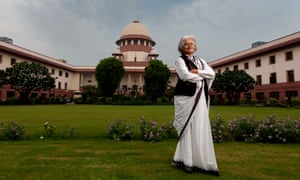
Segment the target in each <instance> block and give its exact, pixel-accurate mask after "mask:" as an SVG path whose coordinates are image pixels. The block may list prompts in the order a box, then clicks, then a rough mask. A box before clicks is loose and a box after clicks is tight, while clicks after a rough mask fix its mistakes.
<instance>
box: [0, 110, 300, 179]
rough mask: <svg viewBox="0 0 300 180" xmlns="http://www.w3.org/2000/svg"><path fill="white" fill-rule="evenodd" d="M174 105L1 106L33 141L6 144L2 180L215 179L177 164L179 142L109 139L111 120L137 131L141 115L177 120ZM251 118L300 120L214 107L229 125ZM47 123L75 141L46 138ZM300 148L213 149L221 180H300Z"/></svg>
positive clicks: (0, 115) (0, 162)
mask: <svg viewBox="0 0 300 180" xmlns="http://www.w3.org/2000/svg"><path fill="white" fill-rule="evenodd" d="M173 110H174V109H173V106H102V105H101V106H93V105H90V106H89V105H55V106H54V105H53V106H52V105H49V106H0V120H4V121H7V120H17V121H18V122H19V124H21V125H24V126H25V127H26V128H27V132H26V136H27V137H28V139H27V140H22V141H0V147H1V148H0V167H1V168H0V179H95V180H98V179H215V178H216V177H213V176H209V175H205V174H201V173H194V174H186V173H184V172H183V171H181V170H178V169H176V168H175V167H173V166H172V165H171V161H172V157H173V153H174V151H175V146H176V140H166V141H162V142H159V143H146V142H143V141H142V140H140V138H139V134H137V136H136V138H135V139H134V140H133V141H129V142H118V143H116V142H114V141H112V140H109V139H106V138H105V135H106V132H107V127H108V124H109V123H110V122H112V121H113V120H115V119H124V118H127V119H128V120H131V121H132V122H134V123H135V124H136V125H137V126H136V131H137V133H138V132H139V129H138V123H139V119H140V117H141V116H145V117H146V118H148V119H152V120H155V121H157V122H159V123H162V122H169V121H171V120H172V119H173ZM248 113H252V114H254V115H255V116H256V117H257V118H265V117H266V116H268V115H270V114H273V113H274V114H277V115H278V116H280V117H282V118H286V117H287V116H289V115H290V116H291V117H292V119H295V118H299V110H296V109H285V108H251V107H230V106H212V107H211V114H210V115H211V118H214V117H215V116H217V114H220V115H221V116H222V117H224V118H225V119H226V120H230V119H233V118H235V117H236V116H244V115H247V114H248ZM45 121H48V122H50V123H53V124H55V125H56V126H57V133H61V132H62V131H63V130H64V129H65V128H67V127H68V126H70V125H71V126H73V127H74V128H75V129H76V132H75V135H77V137H76V138H75V139H60V138H57V139H47V140H45V139H44V140H40V139H39V136H40V134H42V132H43V124H44V122H45ZM299 149H300V145H299V144H247V143H240V142H239V143H238V142H226V143H223V144H215V151H216V156H217V161H218V166H219V169H220V173H221V176H220V177H218V179H298V178H299V177H300V172H299V169H300V165H299V162H300V150H299Z"/></svg>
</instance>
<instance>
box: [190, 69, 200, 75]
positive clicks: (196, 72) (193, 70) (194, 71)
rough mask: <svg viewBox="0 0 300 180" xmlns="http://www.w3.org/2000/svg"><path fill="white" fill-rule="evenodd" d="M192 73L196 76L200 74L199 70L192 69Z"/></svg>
mask: <svg viewBox="0 0 300 180" xmlns="http://www.w3.org/2000/svg"><path fill="white" fill-rule="evenodd" d="M190 72H191V73H194V74H198V69H192V70H190Z"/></svg>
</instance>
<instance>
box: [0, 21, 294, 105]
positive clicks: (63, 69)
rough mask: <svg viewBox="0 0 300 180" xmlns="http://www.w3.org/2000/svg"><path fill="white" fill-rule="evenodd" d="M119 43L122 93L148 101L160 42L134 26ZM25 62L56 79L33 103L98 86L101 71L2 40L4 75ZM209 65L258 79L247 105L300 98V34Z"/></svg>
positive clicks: (3, 94) (6, 91)
mask: <svg viewBox="0 0 300 180" xmlns="http://www.w3.org/2000/svg"><path fill="white" fill-rule="evenodd" d="M115 43H116V45H117V47H118V48H116V49H115V50H112V54H111V56H113V57H115V58H117V59H119V60H120V61H121V62H122V63H123V65H124V69H125V74H124V76H123V78H122V80H121V82H120V86H119V89H118V90H117V93H119V94H124V95H129V94H132V92H134V93H136V94H137V95H143V94H144V76H143V75H144V69H145V67H146V66H147V65H148V64H149V62H150V60H151V59H158V56H159V54H158V53H157V52H156V50H155V49H154V46H155V44H156V43H155V41H154V40H153V39H152V38H151V35H150V33H149V31H148V29H147V28H146V27H145V26H144V25H143V24H142V23H140V22H139V21H133V22H131V23H129V24H128V25H127V26H125V27H124V29H123V30H122V31H121V35H120V38H119V39H118V40H116V42H115ZM175 51H176V49H174V52H175ZM108 56H109V55H108ZM24 61H25V62H36V63H40V64H42V65H44V66H46V67H47V68H48V70H49V72H50V74H51V76H52V77H53V78H54V79H55V86H56V87H55V88H53V89H51V90H50V91H41V92H32V94H31V96H32V97H43V98H48V97H65V98H72V96H73V94H74V92H77V91H81V87H83V86H87V85H93V86H97V82H96V79H95V75H94V74H95V69H96V67H95V66H96V65H95V66H73V65H71V64H69V63H68V62H67V61H66V60H62V59H55V58H52V57H50V56H48V55H43V54H40V53H37V52H34V51H32V50H29V49H26V48H25V47H20V46H18V45H16V44H14V43H13V40H12V39H10V38H6V37H1V38H0V69H1V70H5V69H6V68H7V67H11V66H12V65H13V64H14V63H18V62H24ZM208 64H209V65H210V66H212V68H213V69H214V70H215V72H216V73H222V72H224V71H225V70H234V69H242V70H245V71H246V72H247V73H248V74H249V75H251V76H252V77H253V78H254V79H255V81H256V86H255V88H254V89H253V90H251V91H249V92H247V93H242V94H241V99H257V100H260V101H267V100H269V99H270V98H275V99H277V100H279V101H280V102H282V103H289V102H290V100H291V98H292V97H298V98H300V32H296V33H294V34H290V35H287V36H284V37H281V38H278V39H275V40H273V41H270V42H256V43H253V44H252V47H251V48H249V49H246V50H242V51H240V52H237V53H234V54H232V55H229V56H226V57H223V58H220V59H217V60H213V61H209V62H208ZM169 69H170V72H171V76H170V79H169V85H170V86H173V87H174V86H175V84H176V81H177V76H176V72H175V68H174V67H170V68H169ZM16 96H18V94H17V93H16V92H15V91H14V90H13V89H11V88H10V87H9V85H5V86H3V87H1V88H0V98H1V99H0V101H1V100H2V101H6V100H7V99H8V98H12V97H16ZM224 98H225V97H224V95H223V94H214V95H212V99H220V100H224Z"/></svg>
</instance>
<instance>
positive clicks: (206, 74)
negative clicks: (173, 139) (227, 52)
mask: <svg viewBox="0 0 300 180" xmlns="http://www.w3.org/2000/svg"><path fill="white" fill-rule="evenodd" d="M200 61H202V62H200ZM194 64H195V65H196V66H197V67H198V69H199V70H198V74H193V73H190V72H189V70H188V69H187V67H186V65H185V63H184V60H183V59H182V58H178V59H177V60H176V63H175V65H176V72H177V74H178V76H179V78H181V79H182V80H184V81H190V82H196V83H197V89H196V93H195V95H194V96H175V97H174V105H175V120H174V124H173V125H174V127H175V128H176V130H177V132H178V135H180V133H181V131H183V132H182V136H181V137H180V139H179V140H178V144H177V147H176V151H175V155H174V158H173V163H175V164H176V165H180V166H181V167H182V166H183V167H190V168H193V169H195V170H200V171H205V172H208V173H213V174H215V175H218V174H219V173H218V172H219V171H218V167H217V162H216V157H215V151H214V145H213V140H212V134H211V126H210V121H209V108H208V105H209V104H207V102H206V98H205V92H204V83H203V81H202V80H206V82H207V84H208V87H209V88H210V87H211V85H212V82H213V79H214V77H215V72H214V71H213V69H212V68H211V67H209V66H208V65H207V63H206V62H205V61H204V60H202V59H201V58H197V57H194ZM203 66H204V67H203ZM202 87H203V88H202ZM199 91H202V92H201V96H200V99H199V101H198V102H197V105H196V107H195V109H194V112H193V113H192V115H191V118H190V120H189V121H188V122H187V119H188V117H189V115H190V113H191V111H192V107H193V106H194V102H195V99H196V98H197V97H196V96H197V93H198V92H199ZM186 123H187V125H186V127H185V128H184V126H185V124H186Z"/></svg>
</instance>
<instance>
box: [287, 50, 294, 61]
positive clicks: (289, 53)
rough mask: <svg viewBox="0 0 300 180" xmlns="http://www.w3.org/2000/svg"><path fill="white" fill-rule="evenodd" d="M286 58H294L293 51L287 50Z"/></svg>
mask: <svg viewBox="0 0 300 180" xmlns="http://www.w3.org/2000/svg"><path fill="white" fill-rule="evenodd" d="M285 59H286V60H287V61H289V60H293V51H288V52H286V53H285Z"/></svg>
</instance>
